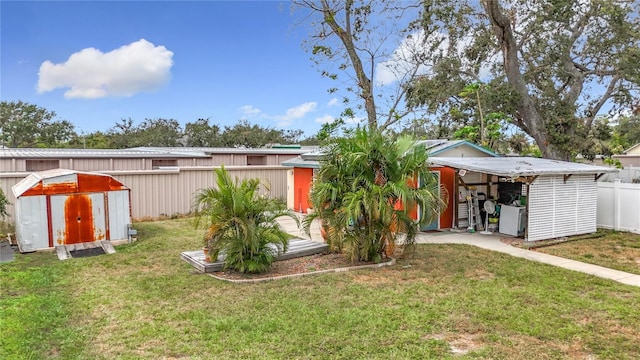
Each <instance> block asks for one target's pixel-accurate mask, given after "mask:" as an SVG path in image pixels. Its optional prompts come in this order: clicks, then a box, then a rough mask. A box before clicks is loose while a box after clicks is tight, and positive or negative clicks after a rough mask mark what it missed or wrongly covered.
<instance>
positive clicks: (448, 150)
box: [282, 140, 498, 230]
mask: <svg viewBox="0 0 640 360" xmlns="http://www.w3.org/2000/svg"><path fill="white" fill-rule="evenodd" d="M422 143H424V144H425V145H426V147H427V150H428V151H429V156H430V157H472V158H477V157H495V156H498V155H497V154H495V153H493V152H492V151H489V150H487V149H484V148H482V147H480V146H478V145H476V144H473V143H471V142H469V141H466V140H424V141H422ZM320 156H322V154H321V153H320V152H319V151H315V152H310V153H306V154H301V155H300V156H299V157H297V158H294V159H291V160H287V161H284V162H282V165H284V166H290V167H293V172H292V176H290V177H289V186H288V187H289V189H290V190H291V191H290V192H289V196H288V197H287V204H288V205H289V207H290V208H291V209H294V210H295V211H299V212H302V213H306V212H307V209H308V208H309V191H310V190H311V184H312V182H313V175H314V172H315V171H316V169H319V168H320V163H319V157H320ZM432 171H433V172H434V174H436V176H437V177H438V181H439V182H440V184H441V185H443V187H444V188H445V189H446V190H447V192H448V193H449V194H450V196H449V206H447V209H446V210H445V212H444V213H442V214H441V215H440V217H439V218H438V219H437V220H436V221H434V223H432V224H428V225H426V226H425V227H424V228H423V230H431V229H434V230H435V229H448V228H451V227H452V225H453V224H454V220H453V217H454V208H455V198H456V196H457V193H458V191H457V190H456V186H455V184H456V182H457V181H456V179H455V176H454V175H455V172H454V170H453V169H451V168H447V167H444V166H438V165H434V166H432ZM466 179H468V180H469V185H485V184H486V181H484V182H483V178H482V175H481V174H479V173H477V174H475V173H473V172H469V173H468V174H467V177H466Z"/></svg>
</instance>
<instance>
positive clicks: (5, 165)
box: [0, 158, 15, 172]
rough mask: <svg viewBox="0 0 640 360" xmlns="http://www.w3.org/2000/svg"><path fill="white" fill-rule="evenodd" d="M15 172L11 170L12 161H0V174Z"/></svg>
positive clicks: (4, 159)
mask: <svg viewBox="0 0 640 360" xmlns="http://www.w3.org/2000/svg"><path fill="white" fill-rule="evenodd" d="M5 171H15V170H14V169H13V161H12V160H11V159H6V158H3V159H0V172H5Z"/></svg>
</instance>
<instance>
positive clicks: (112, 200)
mask: <svg viewBox="0 0 640 360" xmlns="http://www.w3.org/2000/svg"><path fill="white" fill-rule="evenodd" d="M107 201H108V205H109V239H108V240H124V239H127V238H128V237H129V235H128V234H127V224H129V223H131V214H129V191H127V190H120V191H109V192H108V193H107Z"/></svg>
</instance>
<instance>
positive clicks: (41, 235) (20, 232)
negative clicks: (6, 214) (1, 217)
mask: <svg viewBox="0 0 640 360" xmlns="http://www.w3.org/2000/svg"><path fill="white" fill-rule="evenodd" d="M14 204H16V208H17V209H19V216H18V218H17V219H16V235H17V240H18V245H19V248H20V251H33V250H38V249H48V248H49V220H48V219H47V205H46V204H47V202H46V196H44V195H40V196H23V197H21V198H20V200H18V201H17V202H14Z"/></svg>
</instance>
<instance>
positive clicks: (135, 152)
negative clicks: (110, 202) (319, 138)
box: [0, 146, 317, 159]
mask: <svg viewBox="0 0 640 360" xmlns="http://www.w3.org/2000/svg"><path fill="white" fill-rule="evenodd" d="M315 149H317V147H313V146H309V147H306V146H303V147H301V148H299V149H295V148H294V149H292V148H215V147H137V148H130V149H66V148H60V149H59V148H0V158H31V159H45V158H53V159H59V158H93V159H104V158H194V157H200V158H207V157H210V156H211V155H214V154H249V155H253V154H256V155H269V154H291V155H300V154H303V153H306V152H309V151H313V150H315Z"/></svg>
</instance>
